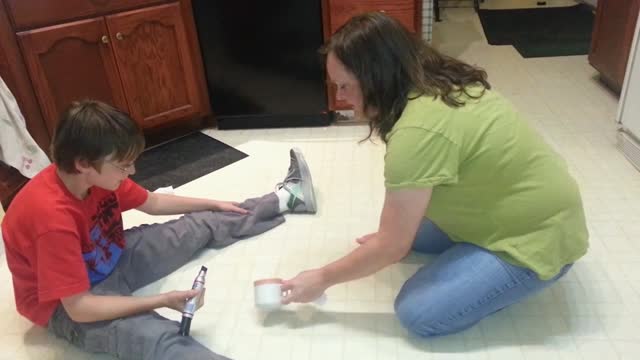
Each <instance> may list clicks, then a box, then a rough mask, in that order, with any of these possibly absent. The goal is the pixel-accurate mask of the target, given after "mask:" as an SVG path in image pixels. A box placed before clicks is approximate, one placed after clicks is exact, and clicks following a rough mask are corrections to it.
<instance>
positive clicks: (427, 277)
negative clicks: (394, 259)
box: [395, 219, 572, 336]
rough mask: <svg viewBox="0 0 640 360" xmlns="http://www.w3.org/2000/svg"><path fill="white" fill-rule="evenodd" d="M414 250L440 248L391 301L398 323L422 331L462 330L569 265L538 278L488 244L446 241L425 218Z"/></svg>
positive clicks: (543, 285)
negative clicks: (488, 246) (495, 252)
mask: <svg viewBox="0 0 640 360" xmlns="http://www.w3.org/2000/svg"><path fill="white" fill-rule="evenodd" d="M413 250H414V251H417V252H421V253H427V254H439V255H438V257H437V258H436V259H435V261H434V262H433V263H431V264H429V265H425V266H423V267H422V268H420V270H418V271H417V272H416V273H415V274H414V275H413V276H412V277H411V278H409V280H407V282H405V283H404V285H403V286H402V289H401V290H400V293H398V296H397V297H396V301H395V310H396V314H397V316H398V318H399V319H400V322H401V323H402V325H403V326H405V327H406V328H407V329H408V330H409V331H411V332H413V333H415V334H418V335H421V336H439V335H447V334H452V333H456V332H459V331H462V330H465V329H467V328H469V327H471V326H473V325H474V324H476V323H478V322H479V321H480V320H482V319H483V318H485V317H486V316H488V315H490V314H492V313H494V312H496V311H499V310H501V309H503V308H505V307H507V306H509V305H512V304H515V303H517V302H519V301H521V300H523V299H524V298H526V297H528V296H530V295H533V294H534V293H537V292H539V291H540V290H542V289H544V288H546V287H547V286H549V285H551V284H553V283H554V282H556V281H557V280H558V279H559V278H560V277H562V276H563V275H564V274H566V273H567V271H569V269H570V268H571V265H572V264H569V265H566V266H565V267H564V268H563V269H562V270H561V271H560V273H559V274H558V275H556V276H555V277H554V278H552V279H550V280H547V281H542V280H540V279H539V278H538V276H537V275H536V274H535V273H534V272H533V271H531V270H529V269H526V268H523V267H519V266H514V265H511V264H509V263H507V262H505V261H503V260H501V259H500V258H499V257H498V256H496V255H494V254H493V253H491V252H490V251H488V250H485V249H483V248H480V247H478V246H475V245H472V244H468V243H455V242H453V241H451V239H449V236H447V234H445V233H444V232H443V231H442V230H440V229H439V228H438V227H437V226H436V225H435V224H433V223H432V222H431V221H429V220H428V219H425V220H424V221H423V222H422V224H421V226H420V228H419V229H418V233H417V234H416V239H415V241H414V243H413Z"/></svg>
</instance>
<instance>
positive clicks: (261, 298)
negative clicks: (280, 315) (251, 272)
mask: <svg viewBox="0 0 640 360" xmlns="http://www.w3.org/2000/svg"><path fill="white" fill-rule="evenodd" d="M253 296H254V301H255V304H256V307H257V308H259V309H262V310H275V309H278V308H280V307H281V306H282V279H278V278H273V279H262V280H256V281H254V282H253Z"/></svg>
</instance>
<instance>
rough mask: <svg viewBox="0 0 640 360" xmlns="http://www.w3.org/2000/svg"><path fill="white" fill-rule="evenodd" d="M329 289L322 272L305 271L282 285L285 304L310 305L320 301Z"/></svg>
mask: <svg viewBox="0 0 640 360" xmlns="http://www.w3.org/2000/svg"><path fill="white" fill-rule="evenodd" d="M328 287H329V285H328V284H327V283H326V282H325V279H324V276H323V275H322V272H321V271H320V270H308V271H303V272H301V273H300V274H298V275H297V276H296V277H294V278H293V279H290V280H285V281H284V282H283V283H282V292H283V293H285V296H284V297H283V298H282V303H283V304H285V305H286V304H289V303H292V302H300V303H308V302H311V301H313V300H316V299H318V298H319V297H320V296H322V294H323V293H324V291H325V290H326V289H327V288H328Z"/></svg>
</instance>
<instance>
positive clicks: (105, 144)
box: [51, 100, 145, 173]
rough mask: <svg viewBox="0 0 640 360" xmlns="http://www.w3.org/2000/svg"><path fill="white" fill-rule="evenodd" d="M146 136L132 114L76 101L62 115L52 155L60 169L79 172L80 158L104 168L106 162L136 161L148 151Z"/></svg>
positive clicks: (85, 101)
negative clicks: (110, 157)
mask: <svg viewBox="0 0 640 360" xmlns="http://www.w3.org/2000/svg"><path fill="white" fill-rule="evenodd" d="M144 144H145V141H144V136H143V134H142V131H141V129H140V127H139V126H138V124H136V122H135V121H133V120H132V119H131V117H130V116H129V115H128V114H127V113H125V112H123V111H121V110H118V109H116V108H114V107H112V106H110V105H107V104H105V103H103V102H100V101H96V100H82V101H77V102H73V103H72V104H71V106H70V107H69V108H68V109H67V110H66V111H65V113H64V114H63V115H62V117H61V119H60V122H59V123H58V125H57V126H56V130H55V133H54V135H53V141H52V142H51V155H52V158H53V161H54V162H55V163H56V165H58V168H59V169H60V170H62V171H64V172H67V173H78V170H77V169H76V166H75V162H76V160H84V161H87V162H88V163H89V164H91V166H93V167H94V168H95V169H96V170H98V171H100V169H101V167H102V161H103V160H104V158H106V157H107V156H112V157H113V159H114V160H116V161H126V160H134V159H135V158H137V157H138V155H140V153H142V150H144V146H145V145H144Z"/></svg>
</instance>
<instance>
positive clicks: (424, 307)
mask: <svg viewBox="0 0 640 360" xmlns="http://www.w3.org/2000/svg"><path fill="white" fill-rule="evenodd" d="M394 308H395V312H396V316H397V317H398V320H399V321H400V323H401V324H402V326H404V327H405V328H406V329H407V330H408V331H409V332H410V333H413V334H415V335H418V336H421V337H436V336H444V335H449V334H454V333H457V332H460V331H462V330H465V329H467V328H469V327H471V326H472V325H473V324H474V323H475V322H473V323H471V324H468V323H465V321H461V320H463V319H456V318H455V317H451V316H449V315H448V314H449V312H448V311H447V310H446V309H445V308H446V306H444V304H437V303H430V302H429V301H428V300H424V299H422V301H420V300H416V299H411V298H410V297H409V296H406V295H403V294H402V293H400V294H398V296H397V297H396V300H395V303H394Z"/></svg>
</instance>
